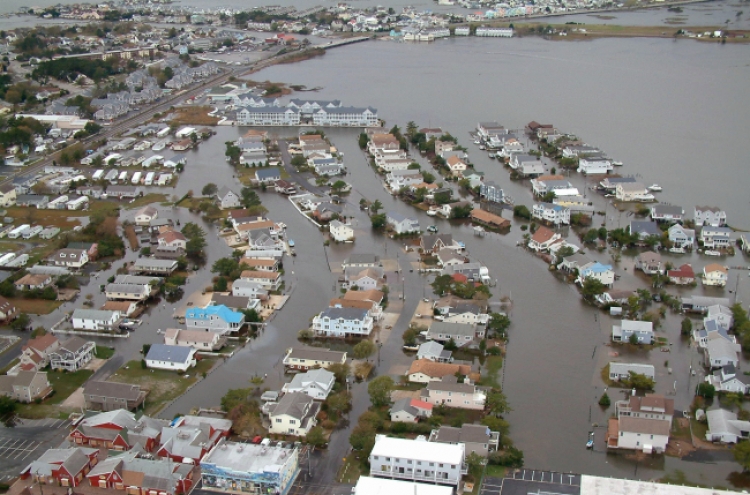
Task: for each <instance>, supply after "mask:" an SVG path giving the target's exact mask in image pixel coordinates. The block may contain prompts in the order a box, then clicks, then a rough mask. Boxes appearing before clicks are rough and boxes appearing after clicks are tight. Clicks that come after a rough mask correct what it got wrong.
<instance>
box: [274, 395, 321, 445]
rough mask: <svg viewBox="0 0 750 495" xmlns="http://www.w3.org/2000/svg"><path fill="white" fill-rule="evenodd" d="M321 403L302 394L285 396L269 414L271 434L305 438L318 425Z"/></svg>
mask: <svg viewBox="0 0 750 495" xmlns="http://www.w3.org/2000/svg"><path fill="white" fill-rule="evenodd" d="M318 412H320V403H319V402H315V400H314V399H313V398H312V397H310V396H309V395H307V394H305V393H302V392H291V393H288V394H285V395H284V396H283V397H282V398H281V400H279V402H278V403H277V404H276V405H275V406H274V407H273V409H272V410H271V411H270V413H269V415H268V416H269V418H270V420H271V427H270V428H269V430H268V432H269V433H276V434H281V435H295V436H299V437H302V436H305V435H307V434H308V433H309V432H310V430H311V429H312V428H313V427H314V426H315V425H316V424H317V420H316V419H315V418H316V416H317V415H318Z"/></svg>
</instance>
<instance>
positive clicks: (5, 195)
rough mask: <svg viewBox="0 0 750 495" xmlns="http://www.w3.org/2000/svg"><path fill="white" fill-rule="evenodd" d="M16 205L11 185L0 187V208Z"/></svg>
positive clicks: (14, 189) (14, 192) (14, 191)
mask: <svg viewBox="0 0 750 495" xmlns="http://www.w3.org/2000/svg"><path fill="white" fill-rule="evenodd" d="M14 204H16V188H15V187H14V186H13V184H12V183H8V184H5V185H4V186H1V187H0V206H2V207H3V208H7V207H8V206H13V205H14Z"/></svg>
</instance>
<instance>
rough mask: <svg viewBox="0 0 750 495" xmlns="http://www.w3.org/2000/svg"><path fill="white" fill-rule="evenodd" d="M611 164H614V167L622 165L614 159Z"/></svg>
mask: <svg viewBox="0 0 750 495" xmlns="http://www.w3.org/2000/svg"><path fill="white" fill-rule="evenodd" d="M612 165H614V166H615V167H622V162H621V161H619V160H615V161H613V162H612Z"/></svg>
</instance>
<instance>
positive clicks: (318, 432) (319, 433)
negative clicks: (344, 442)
mask: <svg viewBox="0 0 750 495" xmlns="http://www.w3.org/2000/svg"><path fill="white" fill-rule="evenodd" d="M305 442H307V443H309V444H310V445H314V446H316V447H322V446H324V445H325V444H326V435H325V432H324V431H323V428H321V427H320V426H315V427H313V428H312V429H310V431H308V432H307V435H306V436H305Z"/></svg>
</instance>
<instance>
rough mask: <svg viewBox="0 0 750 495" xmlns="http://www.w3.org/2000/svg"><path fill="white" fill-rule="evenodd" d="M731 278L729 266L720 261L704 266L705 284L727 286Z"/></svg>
mask: <svg viewBox="0 0 750 495" xmlns="http://www.w3.org/2000/svg"><path fill="white" fill-rule="evenodd" d="M728 279H729V270H727V267H725V266H721V265H720V264H718V263H710V264H708V265H706V266H704V267H703V285H707V286H711V287H725V286H726V285H727V280H728Z"/></svg>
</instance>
